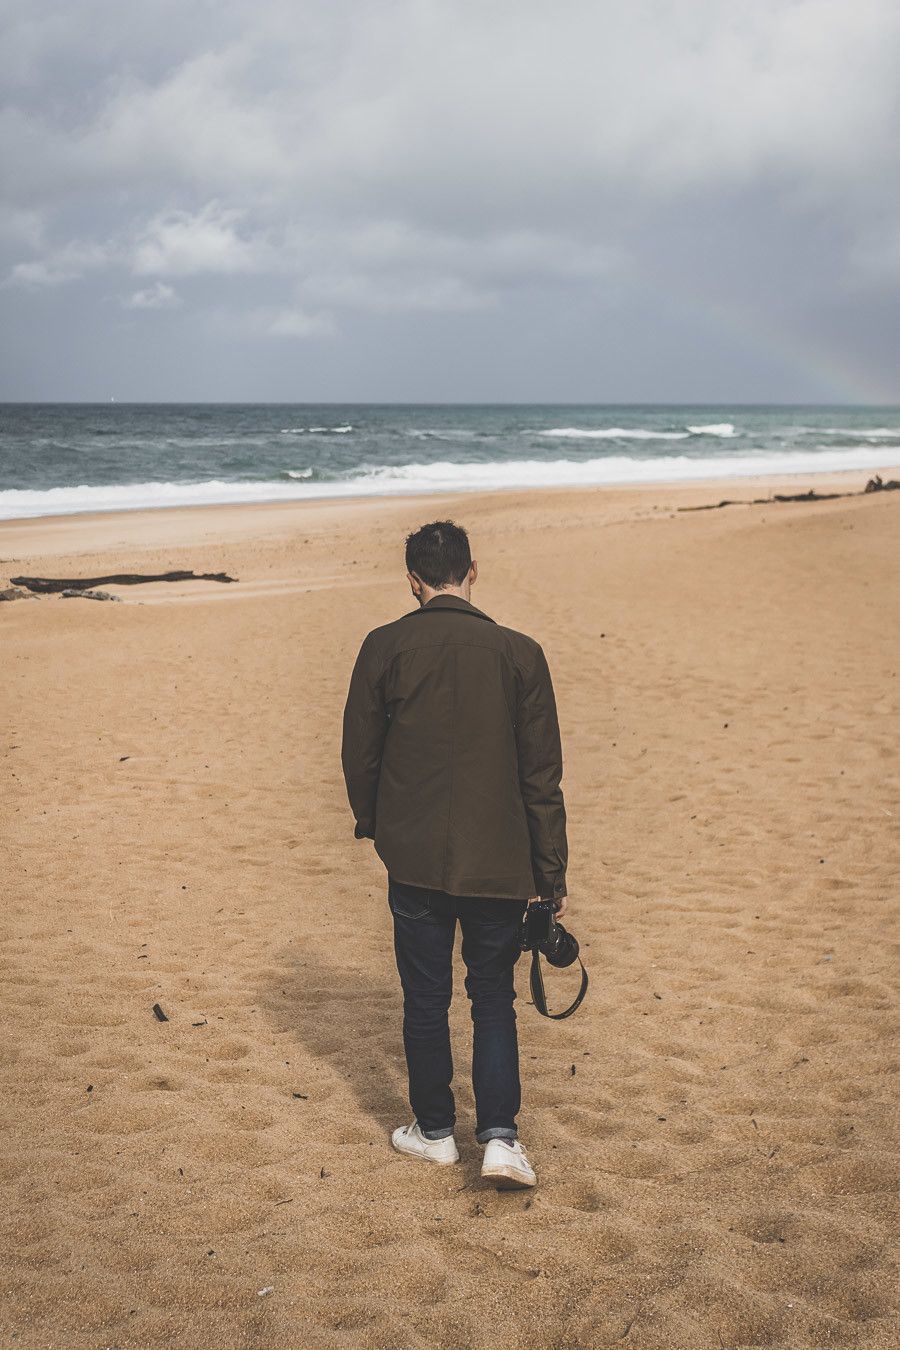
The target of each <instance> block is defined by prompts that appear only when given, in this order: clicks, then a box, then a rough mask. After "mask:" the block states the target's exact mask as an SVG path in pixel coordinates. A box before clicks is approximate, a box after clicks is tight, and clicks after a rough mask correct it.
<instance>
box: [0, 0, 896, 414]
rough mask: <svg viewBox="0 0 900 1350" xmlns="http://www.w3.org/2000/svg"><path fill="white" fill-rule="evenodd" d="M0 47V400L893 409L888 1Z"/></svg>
mask: <svg viewBox="0 0 900 1350" xmlns="http://www.w3.org/2000/svg"><path fill="white" fill-rule="evenodd" d="M6 29H7V31H6V35H5V39H4V41H3V44H2V52H3V55H2V57H0V77H2V80H3V84H4V89H5V91H6V97H5V105H4V109H3V112H2V116H0V151H2V155H3V159H4V161H5V175H4V178H5V182H6V185H7V190H6V196H5V200H4V206H3V210H2V214H0V260H2V264H3V277H4V280H3V289H2V296H3V302H4V307H5V309H6V311H7V316H8V322H7V324H6V325H5V333H6V336H5V338H4V343H5V346H4V352H3V365H4V371H3V375H2V384H0V393H2V394H3V396H5V397H12V398H15V397H41V396H44V397H104V396H106V395H107V394H109V393H112V392H115V393H116V394H117V395H118V396H119V397H133V398H140V397H148V398H159V397H173V398H175V397H178V398H191V397H197V398H228V397H245V398H253V397H259V398H278V397H281V398H285V399H289V398H295V397H296V398H314V397H322V398H340V397H346V398H378V397H382V398H447V399H452V398H476V399H478V398H486V399H490V398H498V399H499V398H510V399H515V398H542V397H543V398H548V399H552V398H558V399H574V398H583V399H594V398H596V399H616V398H621V399H652V398H660V399H677V398H683V399H686V400H690V399H695V398H705V399H710V400H714V399H717V398H720V399H723V400H729V399H735V398H746V399H752V398H757V399H768V398H772V399H776V398H786V399H790V398H797V399H803V398H817V397H827V398H833V399H839V398H842V397H845V398H858V399H864V398H867V397H869V398H878V397H882V398H891V397H897V396H900V385H898V383H897V374H896V371H897V361H896V346H897V337H898V328H897V319H896V307H895V306H894V305H893V304H891V303H889V302H888V301H887V299H886V297H889V296H891V295H893V297H894V298H896V296H897V292H898V291H900V210H898V207H900V191H898V186H897V183H898V179H897V167H898V164H897V160H898V154H897V149H896V146H897V137H896V124H897V96H896V85H897V82H896V78H895V71H896V69H897V59H898V54H900V11H898V10H897V7H896V6H895V5H894V4H893V3H888V0H858V2H857V3H855V4H854V5H852V6H851V5H849V4H847V3H846V2H845V0H839V2H838V0H796V2H793V3H789V2H788V0H777V2H776V0H753V2H752V3H750V2H748V0H736V2H735V3H731V4H727V5H723V4H722V3H721V0H692V2H690V3H682V4H678V5H675V4H672V5H660V4H659V3H650V2H649V0H632V3H630V4H629V5H627V6H626V5H621V4H611V3H597V0H592V2H591V3H588V2H585V0H564V2H563V3H561V4H560V5H557V6H546V5H543V4H540V5H539V4H536V3H531V2H530V0H519V2H518V3H498V2H497V0H481V2H480V3H474V2H470V0H456V3H452V4H451V3H437V2H432V3H425V2H424V0H395V2H394V3H391V2H388V3H365V2H364V0H362V2H360V0H356V3H353V4H351V3H340V0H338V2H337V3H335V2H334V0H332V3H317V4H308V3H307V4H304V3H300V4H297V3H292V4H288V3H282V2H281V0H256V3H250V0H241V2H240V3H239V2H238V0H232V2H231V3H224V4H223V3H219V2H218V0H217V2H216V3H212V0H208V2H207V3H200V4H195V5H192V6H184V5H181V4H174V3H166V2H165V0H156V3H149V4H148V5H146V6H143V7H138V8H137V9H134V10H132V9H129V10H128V11H127V14H126V11H123V9H122V7H121V5H120V4H118V3H111V0H74V2H72V0H70V3H68V4H67V5H63V4H49V3H46V2H43V0H31V3H29V4H28V5H25V4H13V5H8V6H7V7H6Z"/></svg>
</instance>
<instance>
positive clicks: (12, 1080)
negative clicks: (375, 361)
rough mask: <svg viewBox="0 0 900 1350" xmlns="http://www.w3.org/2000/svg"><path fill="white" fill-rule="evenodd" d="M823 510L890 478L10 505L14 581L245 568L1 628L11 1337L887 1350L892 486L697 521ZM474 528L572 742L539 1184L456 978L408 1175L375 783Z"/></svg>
mask: <svg viewBox="0 0 900 1350" xmlns="http://www.w3.org/2000/svg"><path fill="white" fill-rule="evenodd" d="M889 476H890V474H889V473H887V472H885V473H884V477H885V478H887V477H889ZM895 476H896V475H895ZM813 482H814V485H815V487H816V488H817V489H818V490H820V491H821V490H827V489H828V487H829V486H830V485H831V484H832V483H839V484H841V485H844V486H847V487H848V488H849V489H850V490H853V491H857V490H859V489H861V488H862V486H863V484H864V482H865V475H860V474H853V475H851V476H850V477H849V478H837V477H836V478H834V479H827V480H826V479H823V478H816V479H815V480H810V479H808V478H804V479H803V480H798V482H797V483H796V484H792V483H791V482H789V481H788V480H778V481H777V482H774V483H771V482H770V483H767V482H760V481H758V480H757V481H753V482H748V481H747V480H744V481H741V482H731V483H724V482H716V483H714V484H694V485H692V486H690V487H689V488H688V487H674V486H672V487H669V486H665V485H659V486H656V487H643V488H633V489H602V488H600V489H590V490H579V491H570V490H555V491H533V492H496V493H483V494H474V493H466V494H460V495H449V494H448V495H444V496H440V497H431V498H426V497H413V496H409V497H394V498H382V499H365V498H360V499H354V500H346V501H341V502H329V501H321V502H315V503H307V504H301V503H290V504H283V503H282V504H275V505H257V506H238V507H205V508H202V509H192V508H184V509H173V510H159V511H144V512H121V513H110V514H105V515H93V516H66V517H58V518H55V519H41V520H28V521H9V522H0V588H2V587H3V586H6V585H8V584H9V578H10V577H11V576H16V575H20V574H25V575H29V576H47V577H66V576H75V577H81V576H90V575H101V574H104V573H109V572H118V571H131V572H152V573H156V572H162V571H166V570H169V569H195V570H196V571H197V572H218V571H225V572H227V573H229V574H230V575H231V576H233V577H235V578H237V581H236V582H235V584H231V585H224V584H218V583H215V582H188V583H177V584H165V583H158V584H153V585H146V586H134V587H114V586H111V587H107V588H105V589H109V590H111V591H113V592H115V593H116V594H118V595H119V596H121V598H122V601H123V603H120V604H112V603H107V604H100V603H96V602H91V601H88V600H84V599H60V598H59V597H57V596H45V597H41V598H38V599H29V600H22V601H16V602H15V603H11V604H2V605H0V650H2V672H3V679H2V692H0V705H2V734H0V768H2V783H3V798H2V803H0V806H2V820H3V828H2V851H3V859H2V869H3V882H4V887H3V889H4V899H5V903H4V905H3V910H2V916H0V937H2V944H0V978H2V1013H3V1025H4V1034H3V1039H2V1048H0V1101H2V1113H3V1117H4V1125H5V1129H4V1144H3V1156H2V1190H3V1203H2V1214H3V1219H2V1225H3V1227H2V1232H3V1239H4V1261H3V1269H2V1274H0V1285H2V1329H3V1339H4V1343H5V1344H10V1345H12V1344H15V1345H17V1346H22V1347H29V1350H30V1348H31V1347H34V1348H35V1350H37V1348H38V1347H40V1350H48V1348H49V1347H64V1346H65V1347H70V1346H75V1347H116V1350H119V1348H121V1347H164V1346H177V1347H179V1350H193V1348H194V1347H197V1350H200V1348H202V1347H209V1346H222V1347H229V1348H230V1347H236V1348H237V1347H240V1348H241V1350H243V1348H245V1347H246V1348H247V1350H250V1348H251V1347H252V1348H253V1350H282V1347H284V1348H285V1350H287V1348H288V1347H292V1348H293V1347H300V1346H304V1347H305V1346H310V1347H329V1346H334V1347H337V1346H343V1347H357V1346H359V1347H365V1348H367V1350H431V1348H432V1347H441V1350H457V1347H466V1346H474V1347H479V1348H483V1347H491V1348H493V1347H498V1348H502V1350H507V1347H508V1348H509V1350H520V1347H521V1350H537V1348H541V1350H543V1348H544V1347H552V1348H553V1350H569V1348H570V1347H595V1346H607V1345H609V1346H613V1345H619V1344H623V1345H625V1346H628V1347H631V1350H681V1347H684V1348H685V1350H706V1347H710V1348H711V1350H725V1348H726V1347H727V1350H733V1348H734V1350H736V1348H737V1347H745V1346H784V1347H794V1346H797V1347H799V1346H823V1345H828V1346H831V1345H834V1346H852V1347H867V1348H868V1347H871V1348H872V1350H875V1348H876V1347H885V1350H888V1347H896V1346H897V1345H898V1344H900V1293H898V1290H900V1281H898V1278H897V1251H896V1246H892V1242H894V1243H895V1242H896V1236H897V1232H898V1217H900V1215H898V1210H900V1205H898V1190H900V1139H898V1117H900V1111H898V1107H900V1101H898V1077H897V1075H898V1068H900V1058H898V1042H897V1033H898V979H897V971H898V963H897V954H898V928H897V905H898V884H900V845H898V830H897V826H898V815H900V792H898V788H900V775H898V737H897V728H898V712H900V707H898V705H900V642H898V635H900V588H898V584H897V581H898V564H900V492H893V493H884V494H873V495H871V496H856V497H852V498H845V499H839V500H834V501H825V502H817V503H781V504H769V505H757V506H733V507H728V508H725V509H722V510H712V511H700V512H684V511H680V510H679V509H678V508H679V507H684V506H689V505H699V504H702V503H706V502H716V501H718V500H720V499H721V498H723V497H729V498H741V499H746V498H750V497H753V496H762V495H764V493H766V492H767V491H769V490H775V491H791V490H804V489H806V488H808V487H810V486H811V485H812V483H813ZM445 517H451V518H453V519H455V520H458V521H459V522H460V523H462V524H464V525H466V527H467V528H468V529H469V531H470V534H471V538H472V546H473V554H474V556H475V557H476V558H477V560H478V563H479V581H478V584H477V586H476V587H475V590H474V591H473V601H474V602H475V603H476V604H477V605H478V606H480V607H481V608H482V609H484V610H485V611H486V612H487V613H488V614H490V615H492V616H493V617H494V618H495V619H497V620H498V621H499V622H501V623H505V624H508V625H510V626H512V627H515V628H519V629H522V630H524V631H526V632H529V633H532V634H533V635H534V636H536V637H537V638H538V639H539V640H540V641H541V643H542V644H543V646H544V649H545V651H546V653H547V657H548V660H549V662H550V667H551V670H552V672H553V676H554V682H555V687H556V696H557V702H558V706H559V714H560V723H561V727H562V734H563V746H564V756H565V775H564V779H563V787H564V790H565V794H566V804H567V809H568V816H569V843H570V870H569V888H570V895H571V899H570V918H571V924H570V926H571V928H572V929H573V931H574V932H575V933H576V934H577V935H578V937H579V938H580V940H581V941H582V944H583V948H584V955H585V959H586V963H587V965H588V967H589V970H590V973H591V980H592V983H591V990H590V993H589V995H588V999H587V1002H586V1003H585V1005H584V1007H583V1008H582V1009H581V1010H580V1011H579V1013H578V1014H577V1015H576V1016H575V1017H574V1018H573V1019H571V1020H570V1021H568V1022H564V1023H560V1024H553V1023H550V1022H546V1021H544V1020H543V1019H541V1018H540V1017H539V1016H538V1015H537V1013H536V1012H535V1010H534V1009H533V1008H532V1007H531V1006H530V1005H529V1002H528V995H527V978H526V976H527V969H526V965H525V963H524V962H522V963H520V966H519V968H518V989H519V1001H518V1005H517V1006H518V1016H519V1035H520V1044H521V1053H522V1066H523V1111H522V1115H521V1117H520V1130H521V1134H522V1138H523V1140H524V1141H525V1143H526V1144H527V1146H528V1148H529V1153H530V1155H531V1156H532V1157H533V1159H534V1161H535V1164H536V1166H537V1168H538V1171H539V1175H540V1186H539V1188H538V1190H537V1191H536V1193H535V1194H534V1195H533V1196H524V1195H522V1194H516V1193H510V1194H498V1193H496V1192H495V1191H493V1190H489V1189H485V1188H484V1186H483V1184H482V1183H481V1180H480V1177H479V1175H478V1166H479V1158H480V1155H479V1153H478V1150H477V1148H476V1145H475V1143H474V1139H473V1138H472V1134H471V1093H470V1089H469V1087H468V1083H467V1077H468V1056H469V1035H470V1026H469V1017H468V1005H467V1002H466V1000H465V997H464V993H463V990H462V983H461V979H460V980H459V981H458V982H457V995H456V1002H455V1005H454V1010H453V1015H452V1016H453V1034H454V1050H455V1055H456V1063H457V1087H458V1099H459V1104H460V1108H461V1127H460V1129H459V1133H458V1139H459V1144H460V1150H461V1153H462V1160H461V1164H460V1166H459V1167H457V1168H447V1169H440V1170H439V1169H435V1170H434V1171H433V1172H432V1171H428V1170H426V1169H423V1168H420V1167H418V1166H416V1165H414V1164H412V1163H410V1162H409V1161H408V1160H405V1159H403V1158H401V1157H399V1156H398V1155H396V1154H394V1153H393V1152H392V1151H391V1149H390V1147H389V1132H390V1130H391V1129H392V1128H393V1127H394V1126H396V1125H397V1124H400V1123H404V1122H405V1121H406V1120H408V1118H409V1109H408V1106H407V1103H406V1100H405V1076H404V1067H403V1063H402V1045H401V1039H400V992H399V983H398V979H397V974H396V969H395V967H394V962H393V952H392V939H391V929H390V921H389V919H390V916H389V913H388V909H387V900H386V878H385V876H384V871H383V868H382V865H381V863H380V862H379V860H378V858H377V857H376V856H375V854H374V852H373V850H372V846H371V844H370V843H369V842H367V841H358V840H355V839H354V838H353V829H352V825H353V822H352V818H351V816H350V813H349V808H348V806H347V801H346V796H345V792H344V785H343V781H342V778H341V771H340V762H339V745H340V715H341V711H342V708H343V702H344V698H345V695H346V690H347V682H348V679H349V673H350V668H351V666H352V663H353V660H354V657H355V655H356V651H357V649H358V646H359V643H360V642H361V640H362V638H363V636H364V635H365V633H366V632H367V631H368V630H369V629H370V628H372V627H374V626H376V625H377V624H381V623H385V622H388V621H389V620H391V619H393V618H395V617H397V616H398V615H400V614H402V613H405V612H406V611H407V610H409V609H411V608H413V602H412V598H411V596H410V594H409V589H408V586H407V583H406V581H405V579H404V576H403V571H404V568H403V552H402V547H403V539H404V536H405V534H406V533H407V532H408V531H409V530H411V529H413V528H415V527H416V526H417V525H419V524H421V523H422V522H424V521H427V520H430V519H435V518H445ZM567 923H568V920H567ZM573 979H574V976H573V975H572V973H571V972H561V973H560V974H558V975H554V976H553V977H548V981H547V983H548V993H549V996H550V998H551V1000H555V1001H556V1002H560V1001H562V1000H563V999H565V1000H566V1001H568V999H569V997H570V996H571V993H572V981H573ZM154 1004H158V1005H159V1007H160V1008H161V1010H162V1011H163V1012H164V1014H165V1015H166V1017H167V1019H168V1020H167V1021H160V1020H158V1019H157V1017H156V1016H155V1015H154V1012H153V1006H154Z"/></svg>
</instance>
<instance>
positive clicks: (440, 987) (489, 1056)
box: [388, 877, 526, 1143]
mask: <svg viewBox="0 0 900 1350" xmlns="http://www.w3.org/2000/svg"><path fill="white" fill-rule="evenodd" d="M525 903H526V902H525V901H524V900H503V899H497V900H488V899H484V898H483V897H481V896H461V895H448V894H447V892H446V891H436V890H432V889H430V888H426V887H422V886H409V885H407V884H406V883H405V882H400V881H395V880H394V879H393V878H392V877H389V878H388V904H389V905H390V909H391V913H392V914H393V916H394V951H395V952H396V955H397V969H398V970H399V972H400V983H401V984H402V986H403V1046H404V1049H405V1051H406V1066H407V1069H408V1072H409V1103H410V1106H411V1107H412V1111H413V1115H414V1116H415V1118H416V1120H417V1121H418V1122H419V1128H420V1129H421V1130H422V1133H423V1134H425V1135H427V1136H428V1138H429V1139H444V1138H446V1137H447V1136H448V1135H450V1134H452V1133H453V1127H454V1125H455V1124H456V1109H455V1103H454V1100H453V1091H452V1089H451V1086H450V1084H451V1081H452V1079H453V1058H452V1055H451V1051H450V1026H449V1022H448V1017H447V1014H448V1010H449V1008H450V999H451V997H452V993H453V941H454V937H455V935H456V921H457V919H458V920H459V924H460V927H461V929H462V957H463V962H464V964H465V967H466V993H467V994H468V996H469V999H470V1000H471V1004H472V1021H473V1023H474V1038H473V1048H472V1086H473V1088H474V1091H475V1137H476V1139H478V1140H479V1142H480V1143H486V1142H487V1141H488V1139H515V1138H516V1116H517V1114H518V1112H519V1107H520V1105H521V1085H520V1082H519V1044H518V1039H517V1036H516V1013H515V1008H514V1007H513V1003H514V1001H515V997H516V989H515V984H514V981H513V969H514V967H515V964H516V961H517V960H518V959H519V956H520V955H521V948H520V946H519V935H520V930H521V924H522V915H523V914H524V912H525Z"/></svg>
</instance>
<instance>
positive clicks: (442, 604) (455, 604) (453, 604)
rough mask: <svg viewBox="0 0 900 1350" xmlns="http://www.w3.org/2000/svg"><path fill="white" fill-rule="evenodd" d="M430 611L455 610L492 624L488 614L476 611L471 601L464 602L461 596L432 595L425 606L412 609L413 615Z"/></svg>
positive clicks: (492, 620)
mask: <svg viewBox="0 0 900 1350" xmlns="http://www.w3.org/2000/svg"><path fill="white" fill-rule="evenodd" d="M430 609H457V610H460V611H461V612H462V613H463V614H474V615H475V616H476V617H477V618H479V619H487V621H488V623H494V622H495V620H494V619H492V618H491V616H490V614H485V612H484V610H481V609H477V608H476V607H475V605H473V604H472V602H471V600H464V599H463V598H462V596H461V595H442V594H440V593H439V594H437V595H433V596H432V597H431V599H430V600H429V601H428V603H427V604H424V605H420V606H419V608H418V609H414V610H413V613H414V614H425V613H427V611H428V610H430Z"/></svg>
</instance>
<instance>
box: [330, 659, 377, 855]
mask: <svg viewBox="0 0 900 1350" xmlns="http://www.w3.org/2000/svg"><path fill="white" fill-rule="evenodd" d="M382 675H383V671H382V670H381V669H380V664H379V661H378V657H377V653H376V650H375V647H374V644H373V642H372V634H371V633H370V634H369V635H368V637H367V638H366V639H365V640H364V642H363V644H362V646H361V647H360V649H359V655H358V656H357V658H356V664H355V665H354V667H353V672H352V674H351V676H350V688H349V690H348V692H347V702H346V705H345V707H344V724H343V736H342V741H341V765H342V767H343V770H344V782H345V783H346V785H347V796H348V798H349V800H350V809H351V811H352V812H353V814H354V816H355V817H356V829H355V830H354V834H355V836H356V838H357V839H374V838H375V800H376V797H377V794H378V779H379V776H380V774H381V753H382V750H383V748H384V738H385V736H386V735H387V729H388V722H389V718H388V714H387V709H386V707H385V703H384V684H383V680H382Z"/></svg>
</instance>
